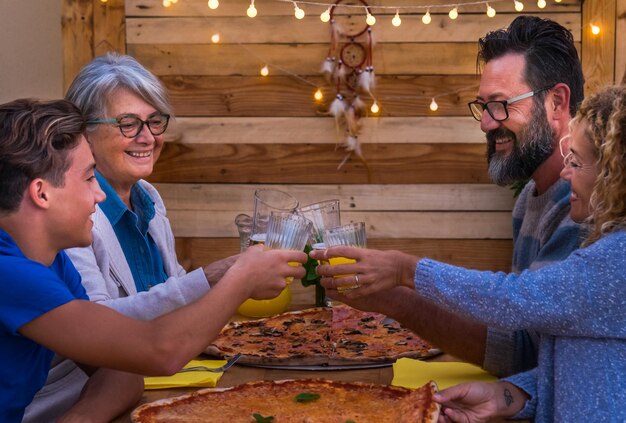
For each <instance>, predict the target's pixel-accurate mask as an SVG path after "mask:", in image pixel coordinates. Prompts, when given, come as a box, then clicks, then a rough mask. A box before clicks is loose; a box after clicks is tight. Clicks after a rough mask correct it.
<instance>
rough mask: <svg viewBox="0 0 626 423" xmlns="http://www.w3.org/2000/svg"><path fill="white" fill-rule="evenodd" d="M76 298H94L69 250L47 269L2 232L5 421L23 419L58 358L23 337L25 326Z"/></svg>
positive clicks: (0, 359)
mask: <svg viewBox="0 0 626 423" xmlns="http://www.w3.org/2000/svg"><path fill="white" fill-rule="evenodd" d="M75 299H81V300H88V299H89V298H88V297H87V293H86V292H85V289H84V288H83V286H82V285H81V279H80V275H79V273H78V272H77V271H76V269H75V268H74V265H73V264H72V262H71V261H70V259H69V258H68V257H67V255H66V254H65V253H64V252H60V253H59V254H58V255H57V256H56V258H55V260H54V262H53V263H52V265H51V266H50V267H46V266H44V265H43V264H41V263H37V262H35V261H33V260H30V259H28V258H27V257H25V256H24V254H22V252H21V250H20V249H19V247H18V246H17V244H16V243H15V241H13V239H12V238H11V236H10V235H9V234H7V233H6V232H5V231H4V230H2V229H0V422H2V423H12V422H16V423H19V422H21V421H22V416H23V414H24V409H25V408H26V406H27V405H28V404H30V402H31V401H32V399H33V397H34V396H35V394H36V393H37V391H38V390H39V389H40V388H41V387H42V386H43V385H44V382H45V381H46V376H47V375H48V369H49V368H50V362H51V361H52V356H53V354H54V353H53V352H52V351H50V350H49V349H47V348H46V347H44V346H42V345H40V344H37V343H36V342H34V341H32V340H30V339H28V338H26V337H24V336H22V335H20V334H19V333H18V330H19V328H20V327H22V326H23V325H25V324H26V323H29V322H31V321H33V320H34V319H36V318H38V317H39V316H41V315H43V314H45V313H47V312H48V311H50V310H53V309H55V308H56V307H59V306H61V305H63V304H66V303H68V302H70V301H72V300H75Z"/></svg>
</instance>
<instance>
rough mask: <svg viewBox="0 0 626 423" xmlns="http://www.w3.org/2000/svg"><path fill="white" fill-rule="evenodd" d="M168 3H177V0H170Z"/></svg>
mask: <svg viewBox="0 0 626 423" xmlns="http://www.w3.org/2000/svg"><path fill="white" fill-rule="evenodd" d="M170 3H172V4H176V3H178V0H170Z"/></svg>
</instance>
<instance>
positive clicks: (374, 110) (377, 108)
mask: <svg viewBox="0 0 626 423" xmlns="http://www.w3.org/2000/svg"><path fill="white" fill-rule="evenodd" d="M370 111H371V112H372V113H374V114H376V113H378V112H380V106H379V105H378V103H376V100H374V103H373V104H372V107H370Z"/></svg>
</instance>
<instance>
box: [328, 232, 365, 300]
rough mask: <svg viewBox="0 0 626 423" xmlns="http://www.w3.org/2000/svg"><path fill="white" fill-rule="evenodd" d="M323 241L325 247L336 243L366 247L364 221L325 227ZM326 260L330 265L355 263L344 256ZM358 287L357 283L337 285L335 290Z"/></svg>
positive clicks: (347, 289) (342, 290) (341, 290)
mask: <svg viewBox="0 0 626 423" xmlns="http://www.w3.org/2000/svg"><path fill="white" fill-rule="evenodd" d="M324 243H325V244H326V248H330V247H334V246H336V245H347V246H351V247H361V248H366V247H367V239H366V236H365V223H364V222H356V223H348V224H347V225H342V226H337V227H336V228H331V229H327V230H325V231H324ZM328 262H329V264H330V265H331V266H334V265H337V264H350V263H356V260H354V259H350V258H345V257H331V258H329V259H328ZM346 276H350V275H349V274H347V275H337V276H335V278H343V277H346ZM358 287H359V286H358V285H347V286H338V287H337V291H339V292H345V291H349V290H352V289H356V288H358Z"/></svg>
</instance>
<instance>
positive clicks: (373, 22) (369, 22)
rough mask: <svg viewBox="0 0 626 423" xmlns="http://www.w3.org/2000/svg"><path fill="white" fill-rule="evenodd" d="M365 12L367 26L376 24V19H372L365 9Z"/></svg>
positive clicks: (372, 16)
mask: <svg viewBox="0 0 626 423" xmlns="http://www.w3.org/2000/svg"><path fill="white" fill-rule="evenodd" d="M365 10H366V11H367V18H365V23H366V24H368V25H369V26H372V25H374V24H375V23H376V18H375V17H374V15H372V14H371V13H370V11H369V10H368V9H365Z"/></svg>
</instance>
